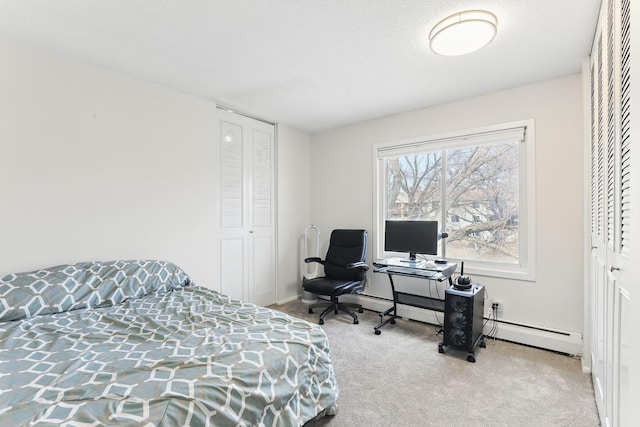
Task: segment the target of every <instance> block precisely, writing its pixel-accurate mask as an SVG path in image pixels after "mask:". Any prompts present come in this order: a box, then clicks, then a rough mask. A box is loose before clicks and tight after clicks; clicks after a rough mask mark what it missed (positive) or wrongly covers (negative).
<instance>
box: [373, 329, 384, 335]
mask: <svg viewBox="0 0 640 427" xmlns="http://www.w3.org/2000/svg"><path fill="white" fill-rule="evenodd" d="M373 332H374V333H375V334H376V335H380V334H381V333H382V331H381V330H380V329H376V330H374V331H373Z"/></svg>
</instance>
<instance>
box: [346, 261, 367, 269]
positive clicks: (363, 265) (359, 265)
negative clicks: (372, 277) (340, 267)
mask: <svg viewBox="0 0 640 427" xmlns="http://www.w3.org/2000/svg"><path fill="white" fill-rule="evenodd" d="M346 267H347V268H361V269H363V270H364V271H369V266H368V265H367V264H366V263H364V262H362V261H359V262H352V263H350V264H347V266H346Z"/></svg>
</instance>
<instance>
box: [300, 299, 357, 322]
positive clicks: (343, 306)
mask: <svg viewBox="0 0 640 427" xmlns="http://www.w3.org/2000/svg"><path fill="white" fill-rule="evenodd" d="M320 307H326V308H325V309H324V311H323V312H322V313H320V319H319V321H318V324H319V325H324V318H325V316H326V315H327V314H329V313H330V312H331V311H333V312H334V314H338V311H342V312H343V313H347V314H348V315H349V316H351V317H352V318H353V324H354V325H357V324H358V323H359V321H358V316H357V315H356V314H355V313H354V312H353V311H352V310H350V309H358V313H364V310H363V309H362V306H361V305H360V304H355V303H351V302H339V301H338V297H336V296H332V297H331V301H330V302H323V303H318V304H313V305H310V306H309V314H313V309H314V308H320Z"/></svg>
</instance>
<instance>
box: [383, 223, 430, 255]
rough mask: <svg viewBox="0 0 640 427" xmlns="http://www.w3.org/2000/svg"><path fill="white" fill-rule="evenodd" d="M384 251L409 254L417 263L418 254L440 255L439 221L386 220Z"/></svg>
mask: <svg viewBox="0 0 640 427" xmlns="http://www.w3.org/2000/svg"><path fill="white" fill-rule="evenodd" d="M384 250H385V251H389V252H408V253H409V259H408V260H411V261H415V259H416V254H426V255H437V254H438V221H403V220H386V221H385V225H384Z"/></svg>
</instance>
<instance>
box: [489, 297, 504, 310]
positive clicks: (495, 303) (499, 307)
mask: <svg viewBox="0 0 640 427" xmlns="http://www.w3.org/2000/svg"><path fill="white" fill-rule="evenodd" d="M491 308H492V309H493V308H495V309H496V311H497V312H499V313H502V312H503V311H504V304H503V303H502V300H499V299H494V300H493V302H492V303H491Z"/></svg>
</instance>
